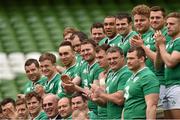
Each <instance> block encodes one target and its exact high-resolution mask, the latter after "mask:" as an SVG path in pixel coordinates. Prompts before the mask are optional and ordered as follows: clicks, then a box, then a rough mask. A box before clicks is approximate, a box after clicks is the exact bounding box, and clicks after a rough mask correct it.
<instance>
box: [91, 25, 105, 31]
mask: <svg viewBox="0 0 180 120" xmlns="http://www.w3.org/2000/svg"><path fill="white" fill-rule="evenodd" d="M93 28H102V29H103V31H104V26H103V24H102V23H100V22H96V23H93V24H92V26H91V33H92V29H93Z"/></svg>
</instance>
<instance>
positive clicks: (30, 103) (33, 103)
mask: <svg viewBox="0 0 180 120" xmlns="http://www.w3.org/2000/svg"><path fill="white" fill-rule="evenodd" d="M26 102H27V108H28V111H29V113H30V114H31V115H33V116H36V115H38V114H39V112H40V111H41V102H39V101H38V100H37V99H36V97H32V98H31V99H29V100H27V101H26Z"/></svg>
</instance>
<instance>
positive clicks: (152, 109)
mask: <svg viewBox="0 0 180 120" xmlns="http://www.w3.org/2000/svg"><path fill="white" fill-rule="evenodd" d="M156 108H157V107H156V105H152V106H147V108H146V119H156Z"/></svg>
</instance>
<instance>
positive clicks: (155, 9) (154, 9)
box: [150, 6, 166, 17]
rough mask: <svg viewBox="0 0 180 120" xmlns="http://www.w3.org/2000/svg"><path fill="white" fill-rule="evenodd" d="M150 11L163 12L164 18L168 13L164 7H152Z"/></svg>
mask: <svg viewBox="0 0 180 120" xmlns="http://www.w3.org/2000/svg"><path fill="white" fill-rule="evenodd" d="M150 11H154V12H156V11H161V12H162V15H163V17H165V16H166V11H165V9H164V8H163V7H160V6H152V7H151V8H150Z"/></svg>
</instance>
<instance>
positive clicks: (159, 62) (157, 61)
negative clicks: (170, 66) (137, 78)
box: [154, 50, 164, 70]
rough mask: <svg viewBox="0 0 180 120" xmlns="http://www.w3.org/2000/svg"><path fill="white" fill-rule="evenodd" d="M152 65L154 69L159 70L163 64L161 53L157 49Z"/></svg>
mask: <svg viewBox="0 0 180 120" xmlns="http://www.w3.org/2000/svg"><path fill="white" fill-rule="evenodd" d="M154 66H155V68H156V70H159V69H161V68H162V67H163V66H164V62H163V60H162V58H161V54H160V51H159V50H158V51H157V53H156V59H155V62H154Z"/></svg>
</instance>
